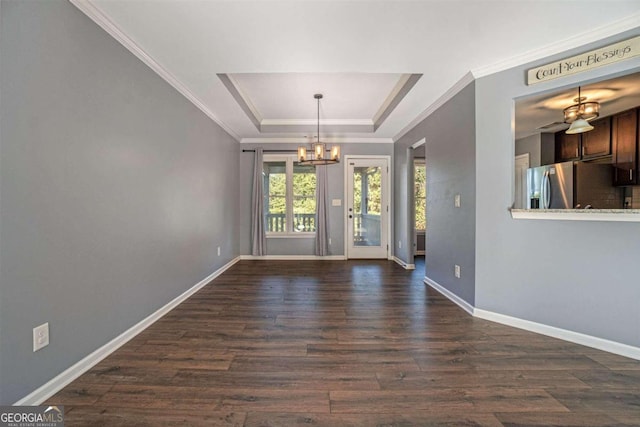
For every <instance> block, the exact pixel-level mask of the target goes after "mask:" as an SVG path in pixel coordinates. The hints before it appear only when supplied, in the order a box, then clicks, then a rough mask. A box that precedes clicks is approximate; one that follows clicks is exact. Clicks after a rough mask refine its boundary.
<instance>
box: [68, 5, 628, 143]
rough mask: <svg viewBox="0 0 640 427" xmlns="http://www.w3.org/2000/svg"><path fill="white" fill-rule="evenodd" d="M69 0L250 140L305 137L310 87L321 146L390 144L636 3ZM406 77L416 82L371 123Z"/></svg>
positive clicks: (622, 16) (609, 30) (593, 34)
mask: <svg viewBox="0 0 640 427" xmlns="http://www.w3.org/2000/svg"><path fill="white" fill-rule="evenodd" d="M70 1H71V2H72V3H73V4H74V5H76V6H77V7H78V8H79V9H80V10H82V11H83V12H84V13H85V14H87V15H88V16H89V17H91V18H92V19H93V20H94V21H95V22H96V23H98V24H99V25H101V26H102V27H103V28H105V29H106V30H107V31H108V32H109V33H110V34H112V35H113V36H114V37H115V38H116V39H118V40H119V41H120V42H121V43H123V44H124V45H125V46H126V47H127V48H129V50H131V51H132V52H133V53H134V54H136V55H137V56H138V57H139V58H141V59H142V60H143V61H145V62H146V63H147V64H148V65H149V66H150V67H151V68H152V69H154V70H155V71H156V72H158V74H160V75H161V76H163V78H165V79H166V80H167V81H168V82H169V83H171V84H172V85H173V86H174V87H176V88H177V89H178V90H179V91H180V92H182V93H183V94H184V95H185V96H186V97H187V98H188V99H189V100H191V101H192V102H193V103H194V104H195V105H196V106H198V107H199V108H200V109H201V110H202V111H204V112H205V113H206V114H207V115H209V117H211V118H212V119H214V120H215V121H216V122H218V123H219V124H220V125H221V126H222V127H223V128H224V129H226V130H227V131H228V132H229V133H230V134H232V135H233V136H234V137H235V138H236V139H238V140H240V141H251V142H253V141H275V140H277V141H285V142H286V141H289V140H291V141H294V140H299V139H303V138H304V137H308V136H309V135H310V132H312V130H311V129H309V125H308V124H307V123H309V121H315V118H316V114H315V103H314V101H315V100H314V99H313V94H314V93H323V94H324V95H325V99H323V101H322V104H321V119H323V120H325V121H327V122H326V124H325V125H322V126H321V129H320V131H321V134H322V136H323V138H326V137H329V138H334V139H336V140H344V141H349V140H351V141H367V142H376V141H379V142H390V141H393V140H395V139H397V138H398V137H399V136H401V135H403V134H404V133H405V132H406V131H407V130H408V129H410V128H411V127H412V126H413V125H415V124H417V123H418V122H419V121H420V120H421V119H422V118H424V117H425V116H426V115H427V114H428V113H429V112H430V111H432V110H433V109H434V108H435V106H437V105H438V104H439V103H441V102H442V101H443V100H444V99H445V98H446V97H447V93H448V92H449V93H450V92H451V88H452V87H454V86H455V85H456V83H457V82H460V81H462V82H466V81H470V79H469V78H468V77H466V76H469V74H468V73H469V71H471V72H473V75H474V76H476V77H478V76H482V75H487V74H490V73H492V72H495V71H500V70H503V69H507V68H510V67H513V66H516V65H519V64H522V63H525V62H528V61H531V60H534V59H538V58H541V57H544V56H547V55H550V54H554V53H558V52H562V51H564V50H567V49H570V48H574V47H578V46H581V45H583V44H585V43H589V42H592V41H596V40H599V39H601V38H603V37H607V36H610V35H614V34H617V33H619V32H621V31H625V30H629V29H631V28H636V27H637V26H638V24H637V23H638V22H640V2H638V1H637V0H615V1H590V2H587V3H584V2H576V1H568V0H567V1H562V0H559V1H554V2H547V1H536V0H523V1H517V2H516V1H511V0H496V1H482V0H458V1H446V0H445V1H438V0H424V1H393V0H389V1H322V0H320V1H313V0H309V1H270V0H263V1H222V0H210V1H195V0H164V1H157V0H136V1H131V0H70ZM613 4H615V6H614V5H613ZM567 17H570V18H571V22H576V23H579V25H577V26H576V25H568V24H567ZM220 76H227V77H229V76H230V78H231V80H233V81H234V82H235V84H236V85H237V87H238V88H240V89H241V91H240V92H241V93H243V94H244V95H243V96H241V97H240V99H245V102H249V103H250V104H252V106H253V108H254V110H255V112H256V113H257V116H256V117H254V118H253V119H252V118H251V115H250V114H247V112H246V111H245V110H247V108H246V107H243V105H242V102H239V101H238V96H237V94H235V96H234V93H233V90H229V82H228V81H227V82H226V83H225V81H224V77H223V78H220ZM402 76H405V77H402ZM406 76H421V77H420V78H419V79H415V81H413V82H412V83H413V84H412V85H411V86H410V88H408V89H409V90H405V91H404V93H402V96H401V97H400V98H397V99H396V101H397V102H395V103H394V102H392V103H391V104H389V105H392V108H390V109H387V110H383V112H384V114H383V115H382V116H377V115H378V114H379V113H380V111H381V108H383V107H384V105H385V102H386V101H388V100H389V96H390V95H391V94H392V93H393V89H392V88H394V87H396V86H397V84H398V81H400V80H401V79H402V78H406ZM405 89H407V88H405ZM249 110H250V109H249ZM383 116H384V117H383ZM380 117H383V119H382V120H376V119H379V118H380ZM332 121H333V124H332V123H331V122H332ZM359 121H360V122H359ZM256 123H257V124H256Z"/></svg>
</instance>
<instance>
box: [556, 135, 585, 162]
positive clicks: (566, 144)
mask: <svg viewBox="0 0 640 427" xmlns="http://www.w3.org/2000/svg"><path fill="white" fill-rule="evenodd" d="M555 138H556V163H561V162H567V161H569V160H579V159H580V135H579V134H574V135H567V134H566V133H564V131H562V132H556V136H555Z"/></svg>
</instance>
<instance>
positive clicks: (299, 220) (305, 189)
mask: <svg viewBox="0 0 640 427" xmlns="http://www.w3.org/2000/svg"><path fill="white" fill-rule="evenodd" d="M315 217H316V168H315V167H314V166H309V165H296V164H294V166H293V231H298V232H302V231H304V232H314V231H316V220H315Z"/></svg>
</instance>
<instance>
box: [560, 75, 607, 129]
mask: <svg viewBox="0 0 640 427" xmlns="http://www.w3.org/2000/svg"><path fill="white" fill-rule="evenodd" d="M586 100H587V98H586V97H584V96H581V93H580V86H578V97H577V98H575V99H574V101H575V102H577V104H573V105H571V106H569V107H567V108H565V109H564V110H563V113H564V122H565V123H570V124H571V126H569V129H567V131H566V132H565V133H567V134H569V135H573V134H576V133H583V132H588V131H590V130H593V126H591V125H590V124H589V120H593V119H595V118H596V117H598V116H599V115H600V104H599V103H598V102H594V101H590V102H585V101H586Z"/></svg>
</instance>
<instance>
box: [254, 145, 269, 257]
mask: <svg viewBox="0 0 640 427" xmlns="http://www.w3.org/2000/svg"><path fill="white" fill-rule="evenodd" d="M262 171H263V166H262V148H256V152H255V157H254V164H253V190H252V193H251V255H265V253H266V252H267V235H266V230H265V228H264V227H265V220H264V186H263V182H262Z"/></svg>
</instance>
